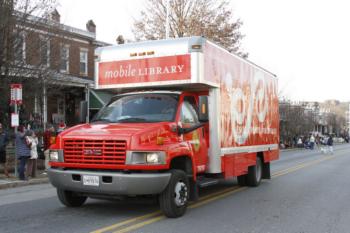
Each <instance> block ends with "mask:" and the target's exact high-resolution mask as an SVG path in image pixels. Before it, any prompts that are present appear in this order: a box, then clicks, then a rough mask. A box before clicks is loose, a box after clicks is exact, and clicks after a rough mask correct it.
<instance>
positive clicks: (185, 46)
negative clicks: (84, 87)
mask: <svg viewBox="0 0 350 233" xmlns="http://www.w3.org/2000/svg"><path fill="white" fill-rule="evenodd" d="M213 51H214V54H224V53H225V54H227V55H229V56H231V57H232V59H235V60H236V61H238V62H239V63H244V64H246V65H247V66H250V67H254V68H255V69H257V70H260V71H262V72H263V73H265V74H266V75H268V76H274V77H276V75H274V74H273V73H271V72H269V71H268V70H266V69H264V68H262V67H260V66H258V65H256V64H255V63H253V62H251V61H249V60H247V59H244V58H242V57H240V56H238V55H236V54H233V53H230V52H228V51H227V50H225V49H224V48H222V47H221V46H219V45H216V44H215V43H213V42H210V41H209V40H207V39H205V38H204V37H200V36H193V37H183V38H174V39H166V40H153V41H140V42H135V43H129V44H122V45H113V46H106V47H99V48H97V49H96V50H95V54H96V60H95V62H96V65H95V68H96V71H95V72H96V73H95V87H96V88H97V89H113V88H118V89H137V88H138V89H139V88H148V87H151V88H155V87H157V88H159V87H168V88H173V87H177V88H184V87H187V88H189V87H190V86H193V85H197V86H198V84H199V85H200V86H202V87H203V86H207V87H208V86H212V87H218V86H219V83H217V82H216V83H215V82H209V81H208V79H207V80H206V79H205V77H204V76H205V72H204V69H205V67H204V66H205V65H204V63H205V62H204V60H205V59H206V57H208V56H213V55H212V54H213V53H212V52H213ZM215 51H217V52H215ZM225 56H226V55H225ZM215 59H220V58H215ZM196 88H197V87H196Z"/></svg>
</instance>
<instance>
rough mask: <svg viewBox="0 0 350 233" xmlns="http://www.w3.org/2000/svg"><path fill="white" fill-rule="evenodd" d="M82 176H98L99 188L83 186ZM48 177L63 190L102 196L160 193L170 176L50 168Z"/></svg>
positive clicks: (166, 174)
mask: <svg viewBox="0 0 350 233" xmlns="http://www.w3.org/2000/svg"><path fill="white" fill-rule="evenodd" d="M83 175H90V176H98V179H99V186H90V185H84V184H83ZM48 176H49V179H50V182H51V184H52V185H53V186H55V187H56V188H60V189H63V190H69V191H75V192H82V193H91V194H102V195H103V194H105V195H146V194H159V193H161V192H162V191H163V190H164V189H165V188H166V186H167V185H168V183H169V180H170V176H171V174H170V173H130V174H125V173H121V172H110V171H108V172H96V171H81V170H60V169H54V168H50V169H49V170H48Z"/></svg>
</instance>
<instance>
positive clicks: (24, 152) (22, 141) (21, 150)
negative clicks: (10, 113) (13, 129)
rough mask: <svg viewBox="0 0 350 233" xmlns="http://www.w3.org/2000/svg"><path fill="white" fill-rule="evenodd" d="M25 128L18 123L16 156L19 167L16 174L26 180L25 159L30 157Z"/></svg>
mask: <svg viewBox="0 0 350 233" xmlns="http://www.w3.org/2000/svg"><path fill="white" fill-rule="evenodd" d="M25 136H26V135H25V128H24V126H23V125H20V126H19V127H18V132H17V134H16V140H15V143H16V149H15V150H16V157H17V159H18V160H19V161H20V163H19V168H18V174H19V179H20V180H27V178H26V177H25V174H24V172H25V169H26V164H27V160H28V159H29V158H30V145H29V142H28V141H27V140H26V137H25Z"/></svg>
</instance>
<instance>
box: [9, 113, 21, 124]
mask: <svg viewBox="0 0 350 233" xmlns="http://www.w3.org/2000/svg"><path fill="white" fill-rule="evenodd" d="M18 126H19V116H18V114H17V113H11V127H18Z"/></svg>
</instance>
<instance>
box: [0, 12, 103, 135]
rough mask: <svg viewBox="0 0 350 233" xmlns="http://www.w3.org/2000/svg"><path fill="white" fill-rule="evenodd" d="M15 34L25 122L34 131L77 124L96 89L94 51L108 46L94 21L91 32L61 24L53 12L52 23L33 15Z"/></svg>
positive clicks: (17, 79) (16, 71)
mask: <svg viewBox="0 0 350 233" xmlns="http://www.w3.org/2000/svg"><path fill="white" fill-rule="evenodd" d="M18 14H20V13H18ZM13 31H14V33H16V32H17V33H18V35H17V36H16V41H15V43H14V46H13V48H14V53H13V54H14V62H13V64H14V65H13V66H12V67H11V70H10V72H9V74H10V75H9V80H10V82H11V83H22V85H23V104H22V105H21V106H20V111H19V113H20V115H19V116H20V122H21V123H22V124H31V126H32V127H34V128H43V127H45V125H46V123H53V124H55V125H57V124H59V123H60V122H65V123H66V125H67V126H71V125H74V124H76V123H78V119H79V106H80V102H81V101H82V100H87V98H88V95H87V89H88V88H89V87H90V86H92V85H93V77H94V50H95V48H96V47H99V46H105V45H107V44H106V43H104V42H99V41H97V40H96V26H95V24H94V22H93V21H92V20H89V21H88V22H87V24H86V30H81V29H78V28H74V27H70V26H68V25H64V24H61V23H60V15H59V13H58V12H57V10H54V11H53V12H52V13H51V15H50V17H49V18H48V19H43V18H39V17H35V16H28V17H27V20H26V21H25V22H24V23H20V24H19V23H17V24H16V26H15V28H14V30H13ZM11 74H15V75H13V77H11ZM1 88H4V89H5V88H8V87H0V89H1ZM4 89H3V90H4ZM0 91H1V90H0ZM0 98H9V97H8V96H0ZM12 111H13V110H9V111H8V114H9V113H10V112H12ZM0 120H1V121H4V120H3V119H0ZM8 121H9V118H8V116H7V122H8Z"/></svg>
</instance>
